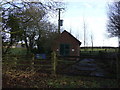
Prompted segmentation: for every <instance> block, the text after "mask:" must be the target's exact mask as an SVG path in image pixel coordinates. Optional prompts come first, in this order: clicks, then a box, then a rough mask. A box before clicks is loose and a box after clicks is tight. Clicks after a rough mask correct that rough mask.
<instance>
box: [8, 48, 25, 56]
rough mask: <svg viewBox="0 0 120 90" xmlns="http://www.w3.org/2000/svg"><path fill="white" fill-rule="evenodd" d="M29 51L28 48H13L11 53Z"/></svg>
mask: <svg viewBox="0 0 120 90" xmlns="http://www.w3.org/2000/svg"><path fill="white" fill-rule="evenodd" d="M26 52H27V49H26V48H11V50H10V54H11V55H25V54H26Z"/></svg>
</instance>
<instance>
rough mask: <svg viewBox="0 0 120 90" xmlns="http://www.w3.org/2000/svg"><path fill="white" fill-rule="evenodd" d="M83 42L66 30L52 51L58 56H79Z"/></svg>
mask: <svg viewBox="0 0 120 90" xmlns="http://www.w3.org/2000/svg"><path fill="white" fill-rule="evenodd" d="M80 45H81V42H80V41H79V40H77V39H76V38H75V37H74V36H73V35H71V34H70V33H69V32H67V31H66V30H64V31H63V32H62V33H61V34H60V35H59V36H58V37H57V38H56V39H55V41H54V43H53V45H52V50H53V51H55V52H56V53H57V55H58V56H79V55H80V53H79V52H80Z"/></svg>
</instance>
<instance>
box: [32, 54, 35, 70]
mask: <svg viewBox="0 0 120 90" xmlns="http://www.w3.org/2000/svg"><path fill="white" fill-rule="evenodd" d="M34 60H35V59H34V54H32V71H34Z"/></svg>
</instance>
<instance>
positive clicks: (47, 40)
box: [0, 0, 63, 54]
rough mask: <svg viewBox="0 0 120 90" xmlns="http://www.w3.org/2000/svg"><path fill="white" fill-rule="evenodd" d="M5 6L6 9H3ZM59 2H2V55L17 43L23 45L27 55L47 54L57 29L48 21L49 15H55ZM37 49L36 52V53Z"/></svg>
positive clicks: (60, 4) (61, 4) (50, 0)
mask: <svg viewBox="0 0 120 90" xmlns="http://www.w3.org/2000/svg"><path fill="white" fill-rule="evenodd" d="M5 6H7V7H5ZM58 6H63V3H61V2H55V1H52V0H49V1H47V2H42V1H41V2H37V3H36V2H22V1H21V2H20V3H17V2H15V1H13V2H7V1H3V2H2V7H1V9H2V11H3V12H2V19H3V20H2V22H1V24H2V26H3V30H2V32H0V33H1V34H2V43H3V49H2V50H3V54H6V53H7V52H8V51H9V50H10V47H11V46H12V45H14V44H17V43H18V42H21V43H24V44H25V46H26V48H27V53H29V52H33V53H36V52H37V53H38V52H39V53H48V52H45V51H49V52H50V46H51V43H52V40H53V39H54V38H55V37H56V36H57V31H56V30H57V27H56V25H55V24H53V23H51V22H50V21H49V17H50V13H51V12H53V13H54V14H52V16H54V15H56V8H57V7H58ZM4 47H5V48H4ZM36 49H37V51H36Z"/></svg>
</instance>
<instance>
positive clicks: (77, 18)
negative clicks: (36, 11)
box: [61, 0, 118, 46]
mask: <svg viewBox="0 0 120 90" xmlns="http://www.w3.org/2000/svg"><path fill="white" fill-rule="evenodd" d="M108 1H109V2H111V1H112V0H72V1H71V0H66V6H67V8H66V11H65V12H64V13H61V19H63V20H64V22H63V26H62V28H63V29H65V30H67V31H69V32H70V30H71V33H72V34H73V35H74V36H75V37H76V38H77V39H79V40H80V41H81V42H82V45H81V46H84V29H83V18H84V21H85V23H86V45H87V46H91V35H92V37H93V44H94V46H118V39H117V37H116V38H109V37H108V33H107V27H106V24H107V20H108V18H107V5H108Z"/></svg>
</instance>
